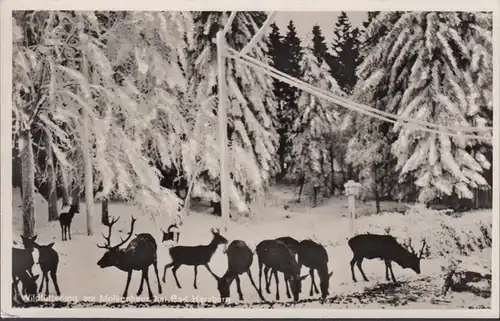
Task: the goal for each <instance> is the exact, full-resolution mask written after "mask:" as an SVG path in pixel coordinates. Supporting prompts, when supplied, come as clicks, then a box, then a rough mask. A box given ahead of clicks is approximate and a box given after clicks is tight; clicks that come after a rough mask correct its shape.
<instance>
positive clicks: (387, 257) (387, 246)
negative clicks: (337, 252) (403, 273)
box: [348, 234, 427, 282]
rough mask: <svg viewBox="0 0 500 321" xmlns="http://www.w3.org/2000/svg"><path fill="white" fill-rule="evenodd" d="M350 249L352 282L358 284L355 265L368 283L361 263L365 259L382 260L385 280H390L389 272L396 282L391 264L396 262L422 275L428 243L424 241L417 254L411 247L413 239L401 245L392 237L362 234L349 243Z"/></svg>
mask: <svg viewBox="0 0 500 321" xmlns="http://www.w3.org/2000/svg"><path fill="white" fill-rule="evenodd" d="M348 244H349V247H350V248H351V250H352V252H353V258H352V260H351V273H352V280H353V281H354V282H356V276H355V275H354V264H356V265H357V267H358V269H359V271H360V272H361V275H362V276H363V279H364V280H365V281H368V278H367V277H366V275H365V273H364V272H363V268H362V267H361V263H362V262H363V259H368V260H371V259H377V258H378V259H381V260H383V261H384V262H385V278H386V280H387V281H390V279H389V271H390V272H391V278H392V281H393V282H396V278H395V277H394V272H393V271H392V265H391V262H396V263H397V264H398V265H399V266H401V267H402V268H403V269H407V268H410V269H412V270H413V271H415V273H417V274H420V260H421V259H422V258H423V256H424V250H427V243H426V241H425V239H422V248H421V250H420V252H419V253H418V254H417V253H416V252H415V250H414V249H413V247H412V246H411V239H410V241H409V242H408V244H404V245H401V244H399V243H398V242H397V241H396V239H395V238H394V237H393V236H391V235H378V234H360V235H356V236H354V237H352V238H351V239H349V241H348Z"/></svg>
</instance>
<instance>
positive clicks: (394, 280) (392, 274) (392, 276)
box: [389, 261, 396, 282]
mask: <svg viewBox="0 0 500 321" xmlns="http://www.w3.org/2000/svg"><path fill="white" fill-rule="evenodd" d="M389 271H391V278H392V282H396V278H395V277H394V272H393V271H392V264H391V261H389Z"/></svg>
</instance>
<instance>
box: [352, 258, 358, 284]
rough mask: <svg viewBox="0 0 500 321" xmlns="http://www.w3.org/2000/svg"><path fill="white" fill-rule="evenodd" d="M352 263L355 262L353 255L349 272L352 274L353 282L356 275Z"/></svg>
mask: <svg viewBox="0 0 500 321" xmlns="http://www.w3.org/2000/svg"><path fill="white" fill-rule="evenodd" d="M354 264H356V257H353V258H352V260H351V274H352V280H353V281H354V282H357V281H356V276H355V275H354Z"/></svg>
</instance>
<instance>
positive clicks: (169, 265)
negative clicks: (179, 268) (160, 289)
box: [158, 262, 175, 283]
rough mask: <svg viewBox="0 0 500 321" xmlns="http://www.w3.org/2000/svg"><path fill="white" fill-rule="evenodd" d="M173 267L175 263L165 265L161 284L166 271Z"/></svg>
mask: <svg viewBox="0 0 500 321" xmlns="http://www.w3.org/2000/svg"><path fill="white" fill-rule="evenodd" d="M174 265H175V263H174V262H172V263H169V264H167V265H165V267H164V268H163V283H165V276H166V275H167V269H168V268H170V267H172V266H174ZM158 283H159V282H158Z"/></svg>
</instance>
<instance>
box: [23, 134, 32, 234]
mask: <svg viewBox="0 0 500 321" xmlns="http://www.w3.org/2000/svg"><path fill="white" fill-rule="evenodd" d="M31 144H32V137H31V131H30V130H29V129H28V130H22V131H20V132H19V156H20V157H21V186H22V190H23V236H25V237H32V236H34V234H35V204H34V194H35V160H34V155H33V146H32V145H31Z"/></svg>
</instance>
